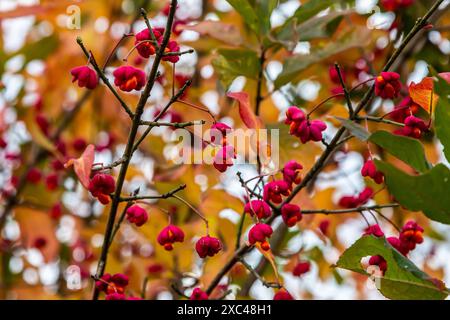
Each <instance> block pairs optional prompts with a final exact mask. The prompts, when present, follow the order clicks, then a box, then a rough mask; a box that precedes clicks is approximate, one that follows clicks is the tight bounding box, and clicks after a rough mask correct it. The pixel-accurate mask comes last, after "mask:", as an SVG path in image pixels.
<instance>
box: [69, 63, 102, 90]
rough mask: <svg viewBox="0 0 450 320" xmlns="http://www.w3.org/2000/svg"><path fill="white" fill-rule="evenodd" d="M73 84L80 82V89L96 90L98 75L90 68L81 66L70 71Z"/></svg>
mask: <svg viewBox="0 0 450 320" xmlns="http://www.w3.org/2000/svg"><path fill="white" fill-rule="evenodd" d="M70 74H71V75H72V82H75V81H78V86H79V87H80V88H83V87H84V88H87V89H95V87H97V85H98V77H97V73H96V72H95V71H94V70H92V69H91V68H89V67H88V66H79V67H75V68H73V69H72V70H70Z"/></svg>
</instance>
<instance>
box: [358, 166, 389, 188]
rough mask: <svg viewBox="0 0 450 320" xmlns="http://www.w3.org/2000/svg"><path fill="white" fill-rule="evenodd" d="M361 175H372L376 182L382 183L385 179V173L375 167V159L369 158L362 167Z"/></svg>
mask: <svg viewBox="0 0 450 320" xmlns="http://www.w3.org/2000/svg"><path fill="white" fill-rule="evenodd" d="M361 175H362V176H363V177H370V178H372V179H373V181H375V183H377V184H380V183H382V182H383V180H384V175H383V173H382V172H381V171H378V170H377V168H376V167H375V163H374V162H373V160H367V161H366V162H365V163H364V165H363V166H362V168H361Z"/></svg>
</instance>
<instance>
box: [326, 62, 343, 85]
mask: <svg viewBox="0 0 450 320" xmlns="http://www.w3.org/2000/svg"><path fill="white" fill-rule="evenodd" d="M328 74H329V76H330V80H331V81H332V82H334V83H336V84H340V83H341V80H340V79H339V74H338V72H337V70H336V67H335V66H334V65H331V66H330V67H329V69H328ZM341 76H342V80H344V82H345V79H346V75H345V72H344V70H343V69H341Z"/></svg>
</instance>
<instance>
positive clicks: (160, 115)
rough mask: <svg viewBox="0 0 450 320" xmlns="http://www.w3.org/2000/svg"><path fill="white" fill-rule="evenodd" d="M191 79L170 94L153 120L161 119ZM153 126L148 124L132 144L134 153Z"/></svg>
mask: <svg viewBox="0 0 450 320" xmlns="http://www.w3.org/2000/svg"><path fill="white" fill-rule="evenodd" d="M190 84H191V80H188V81H186V82H185V83H184V85H183V86H182V87H181V88H180V90H179V91H178V92H177V94H176V95H174V96H172V97H171V98H170V100H169V102H168V103H167V104H166V106H165V107H164V108H163V109H162V110H161V112H160V113H159V114H158V115H157V116H156V118H155V119H154V120H153V122H157V121H158V120H159V119H161V118H162V117H163V116H164V113H166V111H167V110H168V109H169V108H170V106H171V105H172V104H173V103H174V102H176V101H177V100H178V98H179V97H180V96H182V95H183V93H184V91H185V90H186V89H187V88H188V87H189V86H190ZM153 128H154V126H148V128H147V129H146V130H145V132H144V133H143V134H142V135H141V137H140V138H139V139H138V140H137V142H136V143H135V144H134V145H133V152H132V153H134V152H135V151H136V150H137V148H139V145H140V144H141V143H142V142H143V141H144V140H145V138H146V137H147V136H148V134H149V133H150V131H151V130H152V129H153Z"/></svg>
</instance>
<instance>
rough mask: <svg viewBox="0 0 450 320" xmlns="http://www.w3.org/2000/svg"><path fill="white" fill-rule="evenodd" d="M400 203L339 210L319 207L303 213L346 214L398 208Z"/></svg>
mask: <svg viewBox="0 0 450 320" xmlns="http://www.w3.org/2000/svg"><path fill="white" fill-rule="evenodd" d="M398 206H399V204H398V203H388V204H380V205H373V206H360V207H356V208H350V209H337V210H328V209H318V210H302V214H326V215H328V214H344V213H355V212H363V211H368V210H375V209H383V208H396V207H398Z"/></svg>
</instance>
